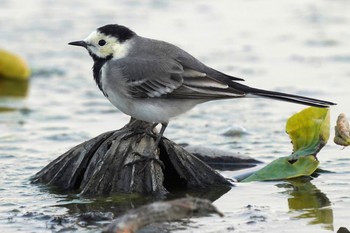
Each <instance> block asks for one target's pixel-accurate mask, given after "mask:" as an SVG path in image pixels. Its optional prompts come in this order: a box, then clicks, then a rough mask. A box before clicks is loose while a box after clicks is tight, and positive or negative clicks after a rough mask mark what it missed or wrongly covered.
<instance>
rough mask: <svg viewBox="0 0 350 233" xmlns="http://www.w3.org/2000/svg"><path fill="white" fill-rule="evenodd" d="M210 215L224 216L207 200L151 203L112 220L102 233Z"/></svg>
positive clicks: (137, 228)
mask: <svg viewBox="0 0 350 233" xmlns="http://www.w3.org/2000/svg"><path fill="white" fill-rule="evenodd" d="M212 213H214V214H217V215H219V216H220V217H223V216H224V215H223V214H222V213H221V212H220V211H218V210H217V208H216V207H215V206H213V205H212V203H211V202H210V201H209V200H205V199H200V198H193V197H187V198H180V199H175V200H172V201H166V202H164V201H162V202H153V203H152V204H148V205H145V206H142V207H140V208H137V209H131V210H129V211H128V212H126V213H125V214H124V215H122V216H120V217H118V218H117V219H115V220H113V222H111V223H110V224H109V225H108V226H107V227H106V228H105V229H104V230H103V233H123V232H128V233H134V232H137V231H138V230H140V229H142V228H143V227H145V226H147V225H149V224H152V223H159V222H169V221H176V220H180V219H183V218H191V217H193V216H206V215H208V214H212Z"/></svg>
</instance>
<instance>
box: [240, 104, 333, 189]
mask: <svg viewBox="0 0 350 233" xmlns="http://www.w3.org/2000/svg"><path fill="white" fill-rule="evenodd" d="M286 132H287V133H288V134H289V137H290V138H291V140H292V143H293V153H292V154H291V155H290V156H286V157H282V158H278V159H276V160H274V161H272V162H271V163H269V164H268V165H266V166H265V167H263V168H262V169H260V170H258V171H257V172H255V173H253V174H252V175H251V176H249V177H247V178H246V179H244V180H243V181H242V182H249V181H263V180H280V179H290V178H294V177H298V176H309V175H311V174H312V173H313V172H314V171H315V170H316V169H317V167H318V164H319V162H318V160H317V158H316V154H317V153H318V152H319V151H320V150H321V149H322V147H323V146H324V145H326V143H327V141H328V139H329V110H328V109H327V108H315V107H310V108H307V109H304V110H303V111H301V112H299V113H296V114H295V115H293V116H292V117H290V118H289V119H288V121H287V125H286Z"/></svg>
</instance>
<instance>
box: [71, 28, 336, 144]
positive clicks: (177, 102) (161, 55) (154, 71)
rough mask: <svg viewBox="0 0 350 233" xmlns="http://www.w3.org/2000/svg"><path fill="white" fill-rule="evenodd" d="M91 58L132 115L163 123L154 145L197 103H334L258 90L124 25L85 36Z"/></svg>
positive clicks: (96, 74) (105, 85)
mask: <svg viewBox="0 0 350 233" xmlns="http://www.w3.org/2000/svg"><path fill="white" fill-rule="evenodd" d="M68 44H69V45H74V46H81V47H84V48H85V49H86V50H87V51H88V53H89V55H90V56H91V57H92V59H93V62H94V64H93V68H92V71H93V78H94V80H95V81H96V84H97V86H98V88H99V89H100V90H101V91H102V92H103V94H104V96H105V97H106V98H107V99H108V100H109V101H110V102H111V103H112V104H113V105H114V106H115V107H116V108H118V109H119V110H120V111H122V112H123V113H125V114H127V115H129V116H131V117H132V118H135V119H138V120H142V121H146V122H150V123H152V130H153V128H155V127H156V126H157V125H158V124H161V129H160V132H159V133H158V136H157V137H156V141H155V145H154V148H153V150H155V149H156V148H157V146H158V144H159V142H160V140H161V138H162V136H163V134H164V131H165V129H166V127H167V126H168V123H169V121H170V120H171V119H172V118H174V117H176V116H178V115H180V114H182V113H185V112H187V111H189V110H190V109H192V108H193V107H195V106H196V105H198V104H201V103H204V102H208V101H213V100H220V99H239V98H244V97H264V98H270V99H275V100H281V101H287V102H293V103H298V104H304V105H309V106H315V107H320V108H327V107H330V106H331V105H335V103H333V102H330V101H325V100H319V99H315V98H310V97H304V96H300V95H293V94H287V93H282V92H276V91H268V90H263V89H258V88H254V87H250V86H247V85H244V84H242V82H243V81H244V79H241V78H238V77H235V76H231V75H228V74H225V73H223V72H220V71H218V70H216V69H213V68H211V67H209V66H207V65H205V64H204V63H202V62H201V61H199V60H198V59H197V58H195V57H194V56H192V55H191V54H190V53H188V52H186V51H185V50H183V49H181V48H179V47H178V46H176V45H174V44H171V43H168V42H165V41H161V40H156V39H150V38H146V37H142V36H140V35H138V34H136V33H135V32H134V31H132V30H131V29H130V28H128V27H126V26H123V25H120V24H107V25H104V26H101V27H99V28H97V29H96V30H94V31H93V32H92V33H91V34H90V35H89V36H87V37H86V38H85V39H83V40H79V41H73V42H70V43H68Z"/></svg>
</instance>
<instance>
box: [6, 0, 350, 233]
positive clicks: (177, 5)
mask: <svg viewBox="0 0 350 233" xmlns="http://www.w3.org/2000/svg"><path fill="white" fill-rule="evenodd" d="M0 6H1V7H0V35H1V36H0V49H5V50H8V51H11V52H13V53H15V54H18V55H19V56H21V57H22V58H24V59H25V60H26V61H27V63H28V65H29V67H30V69H31V73H32V75H31V77H30V78H29V80H28V81H13V80H12V81H11V80H8V79H0V174H1V175H0V228H1V229H7V230H8V232H12V231H18V232H21V231H22V232H48V231H49V232H50V231H51V230H52V229H51V230H50V229H48V227H47V220H48V219H50V217H47V219H45V218H40V216H42V215H45V216H46V215H47V216H56V215H60V214H69V213H71V212H69V208H67V206H65V205H64V204H67V205H69V204H71V203H72V202H74V203H76V202H79V203H81V204H82V205H83V204H84V203H85V202H90V201H91V200H85V199H84V200H82V199H78V198H72V199H67V196H65V195H60V194H54V193H49V192H47V190H42V189H41V188H40V187H37V186H32V185H30V184H29V180H28V179H29V177H30V176H31V175H33V174H35V173H36V172H37V171H39V170H40V169H41V168H42V167H43V166H45V165H46V164H47V163H49V162H50V161H52V160H53V159H55V158H56V157H58V156H59V155H60V154H62V153H64V152H65V151H66V150H68V149H70V148H71V147H73V146H75V145H76V144H78V143H81V142H82V141H85V140H87V139H90V138H92V137H94V136H97V135H98V134H100V133H103V132H105V131H109V130H114V129H118V128H120V127H122V126H123V125H125V124H126V123H127V122H128V120H129V117H128V116H126V115H124V114H122V113H121V112H119V111H118V110H117V109H115V108H114V107H113V106H112V105H111V104H110V103H109V102H108V100H107V99H105V98H104V96H103V95H102V93H100V91H99V90H98V88H97V86H96V85H95V83H94V80H93V78H92V71H91V67H92V65H93V62H92V60H91V58H90V57H89V56H88V54H87V52H86V51H85V50H83V49H81V48H80V49H79V48H76V47H72V46H68V45H67V43H68V42H70V41H76V40H81V39H84V38H85V37H86V36H88V35H89V34H90V33H91V32H92V31H93V30H95V29H96V28H97V27H100V26H102V25H105V24H110V23H118V24H122V25H125V26H128V27H129V28H131V29H132V30H134V31H135V32H136V33H137V34H139V35H141V36H145V37H151V38H155V39H160V40H165V41H168V42H171V43H173V44H176V45H178V46H179V47H181V48H183V49H185V50H187V51H188V52H190V53H191V54H192V55H194V56H195V57H197V58H198V59H200V60H201V61H203V62H204V63H205V64H207V65H209V66H211V67H213V68H215V69H218V70H220V71H222V72H224V73H227V74H230V75H233V76H236V77H241V78H244V79H245V80H246V83H247V84H248V85H251V86H255V87H259V88H263V89H269V90H275V91H282V92H288V93H294V94H299V95H306V96H310V97H315V98H320V99H325V100H329V101H333V102H336V103H338V105H337V106H335V107H332V109H331V122H332V124H331V131H333V126H334V124H335V120H336V117H337V116H338V114H339V113H341V112H345V113H349V114H350V105H349V104H347V100H348V99H349V97H350V92H349V86H350V85H349V84H350V30H349V28H350V15H349V12H350V1H349V0H295V1H288V2H286V1H278V0H265V1H262V0H248V1H246V0H237V1H230V0H220V1H209V0H204V1H199V0H192V1H186V0H178V1H165V0H145V1H134V0H131V1H127V0H119V1H112V0H102V1H98V2H97V1H92V0H84V1H82V0H77V1H72V0H71V1H68V0H61V1H53V0H30V1H21V0H0ZM303 108H304V106H301V105H295V104H290V103H284V102H278V101H273V100H268V99H267V100H266V99H242V100H227V101H217V102H211V103H206V104H203V105H200V106H198V107H196V108H195V109H193V110H192V111H190V112H188V113H186V114H184V115H182V116H180V117H178V118H176V119H174V120H173V121H172V122H171V123H170V125H169V127H168V129H167V131H166V132H165V136H166V137H168V138H169V139H172V140H174V141H176V142H179V143H189V144H192V145H205V146H210V147H213V148H216V149H222V150H227V151H231V152H234V153H238V154H243V155H249V156H252V157H254V158H256V159H259V160H262V161H264V162H269V161H272V160H273V159H274V158H276V157H278V156H286V155H289V154H290V153H291V150H292V148H291V145H290V143H289V138H288V135H286V134H285V132H284V131H285V130H284V127H285V122H286V120H287V119H288V117H289V116H291V115H292V114H293V113H296V112H298V111H300V110H302V109H303ZM333 135H334V133H333V132H332V133H331V138H330V141H329V143H328V145H327V146H326V147H325V148H324V149H323V150H322V151H321V153H320V154H319V156H318V158H319V160H320V166H321V167H322V168H323V169H326V170H329V171H332V173H326V174H322V175H321V176H320V177H318V178H317V179H314V180H312V181H308V182H294V183H293V182H287V181H278V182H277V181H276V182H261V183H251V184H238V185H237V187H235V188H233V189H232V190H231V191H230V192H229V193H227V194H225V195H224V196H222V197H221V198H220V199H218V200H217V201H216V202H215V203H214V204H215V205H216V206H217V207H218V208H219V209H220V210H222V211H223V212H224V213H225V217H224V218H216V217H208V218H204V219H197V220H193V221H191V222H189V223H186V225H185V228H184V229H183V228H179V229H177V228H175V229H174V231H179V232H226V231H232V230H233V229H234V232H248V231H250V232H252V231H256V232H266V231H272V232H280V231H281V229H283V230H284V231H285V232H289V230H290V232H292V231H296V230H297V231H298V232H312V231H313V232H330V231H333V230H337V229H338V228H339V227H340V226H346V224H348V216H349V215H348V209H349V208H350V199H349V198H350V192H349V189H348V187H349V184H350V174H349V167H350V160H349V150H348V149H344V150H342V148H340V147H338V146H336V145H334V143H333V142H332V138H333ZM223 174H224V175H225V176H228V177H232V173H231V172H229V171H227V172H223ZM310 203H311V204H310ZM247 206H253V208H247ZM28 212H29V213H32V215H31V217H26V215H25V214H26V213H28ZM33 213H34V214H33ZM35 213H36V214H35ZM38 216H39V217H38ZM254 216H255V217H254ZM286 224H288V229H286V228H285V226H286ZM348 227H349V226H348ZM80 230H81V231H82V232H83V231H86V232H88V231H89V230H90V229H88V228H83V229H80ZM52 231H54V230H52ZM92 232H93V231H92Z"/></svg>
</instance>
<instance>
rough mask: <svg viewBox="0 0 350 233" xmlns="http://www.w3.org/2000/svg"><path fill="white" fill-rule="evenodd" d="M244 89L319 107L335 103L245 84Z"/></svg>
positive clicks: (264, 95)
mask: <svg viewBox="0 0 350 233" xmlns="http://www.w3.org/2000/svg"><path fill="white" fill-rule="evenodd" d="M243 86H244V85H243ZM244 89H245V90H244V92H245V93H247V94H251V95H254V96H260V97H265V98H271V99H276V100H281V101H287V102H292V103H298V104H305V105H309V106H314V107H319V108H327V107H329V106H331V105H336V103H333V102H330V101H325V100H319V99H314V98H309V97H304V96H299V95H292V94H287V93H282V92H277V91H266V90H261V89H257V88H251V87H247V86H245V87H244Z"/></svg>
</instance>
